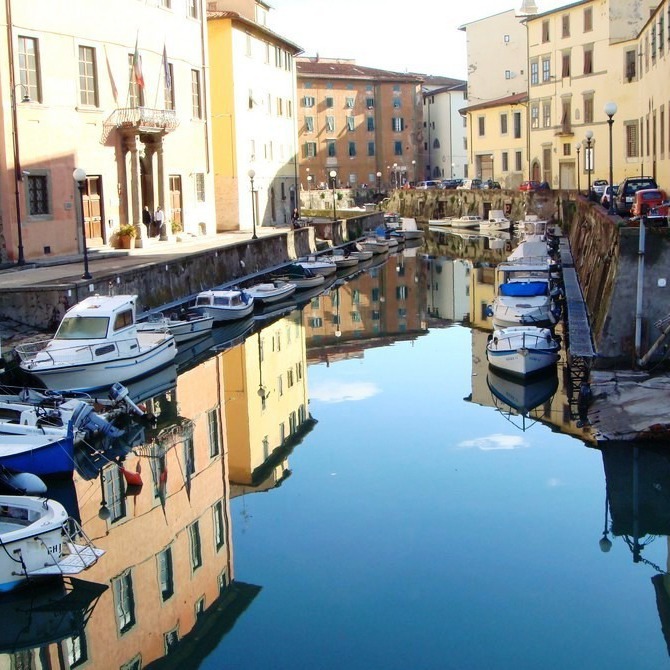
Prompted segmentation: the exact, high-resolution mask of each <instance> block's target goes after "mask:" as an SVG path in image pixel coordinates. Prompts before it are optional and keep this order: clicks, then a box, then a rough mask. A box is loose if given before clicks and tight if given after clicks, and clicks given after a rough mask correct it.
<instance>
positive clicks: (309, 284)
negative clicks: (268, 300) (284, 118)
mask: <svg viewBox="0 0 670 670" xmlns="http://www.w3.org/2000/svg"><path fill="white" fill-rule="evenodd" d="M271 277H272V278H273V279H275V280H279V281H288V282H291V284H294V285H295V287H296V291H304V290H305V289H312V288H314V287H316V286H320V285H321V284H323V283H324V282H325V281H326V278H325V277H324V275H318V274H315V273H314V272H312V271H311V270H308V269H305V268H304V267H303V266H302V265H298V264H297V263H291V264H290V265H287V266H285V267H283V268H279V269H278V270H276V271H275V272H273V273H272V274H271Z"/></svg>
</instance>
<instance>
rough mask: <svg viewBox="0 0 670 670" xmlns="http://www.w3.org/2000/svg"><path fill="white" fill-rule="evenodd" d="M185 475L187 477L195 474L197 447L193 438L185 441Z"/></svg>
mask: <svg viewBox="0 0 670 670" xmlns="http://www.w3.org/2000/svg"><path fill="white" fill-rule="evenodd" d="M184 474H185V475H186V476H187V477H190V476H191V475H193V474H195V445H194V444H193V436H191V437H187V438H185V439H184Z"/></svg>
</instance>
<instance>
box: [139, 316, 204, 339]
mask: <svg viewBox="0 0 670 670" xmlns="http://www.w3.org/2000/svg"><path fill="white" fill-rule="evenodd" d="M213 325H214V319H213V318H212V317H211V316H205V315H204V314H200V313H199V312H195V311H190V310H189V311H183V312H175V313H172V314H169V315H168V316H165V315H164V314H163V313H161V314H158V315H156V316H152V317H150V318H149V319H148V320H147V321H140V322H139V323H138V324H137V330H138V331H144V332H156V331H160V330H163V331H165V330H167V331H168V332H170V333H172V335H174V341H175V342H176V343H177V344H181V343H182V342H187V341H188V340H193V339H195V338H196V337H204V336H206V335H208V334H209V332H210V331H211V330H212V326H213Z"/></svg>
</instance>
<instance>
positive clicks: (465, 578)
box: [0, 231, 670, 670]
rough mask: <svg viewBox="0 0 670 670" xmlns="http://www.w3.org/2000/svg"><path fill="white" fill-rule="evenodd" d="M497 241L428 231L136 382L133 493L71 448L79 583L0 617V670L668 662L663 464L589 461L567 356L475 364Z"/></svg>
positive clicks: (592, 453) (668, 463) (68, 492)
mask: <svg viewBox="0 0 670 670" xmlns="http://www.w3.org/2000/svg"><path fill="white" fill-rule="evenodd" d="M511 244H512V242H511V241H509V242H505V243H504V244H503V245H502V246H501V245H500V244H498V243H496V244H492V243H491V241H490V240H487V239H486V238H474V237H472V238H469V239H468V238H463V237H457V236H452V235H447V234H445V233H440V232H437V231H435V232H431V233H430V234H429V235H428V237H427V239H426V240H425V241H424V244H423V245H422V246H421V247H419V248H413V249H407V250H405V251H404V252H399V253H397V254H393V255H391V256H389V257H388V259H387V260H385V261H384V262H383V263H382V264H378V265H377V266H375V267H370V268H368V269H367V270H364V271H363V272H360V273H359V274H357V275H356V276H353V277H351V278H348V279H347V278H340V279H338V280H337V281H336V282H334V283H332V284H331V286H330V287H329V288H328V289H327V290H326V291H325V292H323V293H321V294H319V295H314V296H312V297H311V298H309V297H307V298H305V299H303V301H301V304H296V305H293V306H291V308H287V309H286V311H283V312H281V311H278V312H277V313H276V314H266V315H261V316H260V317H257V318H256V320H253V321H250V322H249V323H246V324H239V325H238V326H237V327H236V330H235V329H231V327H230V326H227V327H226V329H227V330H226V331H224V332H222V333H219V334H216V335H215V337H216V338H217V339H218V341H217V342H207V343H205V345H206V346H205V345H202V346H200V347H198V346H197V345H194V346H193V347H191V348H189V349H188V350H185V351H183V352H182V353H181V356H182V359H181V361H180V362H178V365H177V366H175V368H174V369H170V370H169V371H168V372H167V373H166V374H163V375H162V376H161V377H157V378H154V379H152V380H150V381H149V382H148V383H145V384H144V385H140V386H136V387H134V388H133V393H134V394H135V397H136V398H137V399H138V401H139V402H144V403H145V405H146V407H147V409H149V410H150V411H151V412H153V413H154V414H155V416H156V417H157V425H151V426H140V427H137V430H136V432H135V434H134V436H133V438H132V439H131V438H130V437H128V438H127V441H128V443H127V444H126V445H125V447H126V449H125V451H124V450H123V449H121V452H120V453H122V454H123V457H124V459H125V460H124V461H123V462H124V466H125V467H126V468H127V469H130V470H133V471H138V470H139V472H140V473H141V474H142V477H143V479H144V483H143V486H142V487H141V488H140V489H139V490H132V489H131V488H129V487H128V485H127V483H126V482H124V479H123V477H122V476H121V474H120V470H119V468H118V467H117V465H116V463H115V462H112V460H111V458H108V457H102V458H99V457H98V458H95V457H87V458H85V459H82V461H81V462H80V463H79V464H78V468H77V471H76V472H75V475H74V478H73V482H71V483H70V482H64V483H60V484H59V485H58V486H56V485H55V484H54V485H53V488H52V489H51V491H52V492H53V494H54V496H56V495H57V496H60V497H61V498H63V499H66V500H67V504H68V507H69V509H70V510H71V511H73V509H74V512H73V513H74V514H76V515H77V516H78V518H79V519H80V520H81V522H82V525H83V527H84V530H85V531H86V532H87V534H88V535H89V536H90V537H91V538H92V539H93V540H94V542H95V543H96V544H97V545H98V546H100V547H102V548H104V549H105V550H106V552H107V553H106V554H105V555H104V556H103V557H102V559H101V560H100V561H99V562H98V564H96V565H95V566H94V567H93V568H92V569H90V570H89V571H88V572H86V573H83V575H81V578H82V581H83V582H84V584H85V585H86V584H88V585H90V584H93V585H99V590H95V588H93V595H90V593H91V588H92V587H90V586H89V587H88V588H86V587H85V588H83V589H81V588H80V589H79V591H80V592H81V593H83V594H84V595H81V593H80V594H79V597H78V598H73V599H72V600H73V601H74V602H70V603H69V604H70V606H71V607H70V609H68V608H66V607H65V606H64V605H63V603H65V602H66V601H65V600H64V599H63V598H64V596H62V595H59V596H54V598H53V599H52V600H49V601H48V602H47V603H46V604H45V603H44V602H39V600H38V599H35V598H34V597H32V598H33V599H30V598H28V600H29V602H28V603H27V602H26V597H23V598H21V599H19V600H18V604H17V603H16V602H14V601H10V600H8V601H7V602H4V603H3V602H0V608H3V607H4V609H5V612H4V616H3V620H5V621H8V620H14V621H16V622H17V623H16V624H15V625H14V626H10V627H9V630H8V631H7V632H6V633H5V634H4V636H0V647H1V649H0V650H1V651H4V652H5V653H4V654H2V655H0V665H1V666H2V667H8V668H9V667H67V668H73V667H90V668H112V667H121V668H128V669H130V668H134V669H135V668H136V669H137V670H139V668H143V667H164V668H183V667H186V665H187V664H188V665H190V666H191V667H200V668H208V669H209V668H211V669H215V668H217V669H218V668H240V669H242V668H244V669H246V668H249V669H251V668H254V669H255V668H280V669H281V668H287V669H288V668H291V669H293V668H319V669H328V668H334V669H335V668H347V669H349V668H366V669H369V668H385V669H388V668H403V669H404V668H440V669H442V668H454V669H458V670H462V669H477V670H478V669H480V668H482V669H483V668H486V669H489V668H502V669H507V668H514V669H519V668H532V669H535V668H556V669H559V668H560V669H564V668H631V667H634V668H640V669H643V668H660V667H665V666H667V664H668V643H669V642H670V618H669V617H670V598H669V596H668V594H669V593H670V580H669V579H668V576H667V574H666V570H667V569H668V542H667V536H668V535H669V534H670V532H669V531H670V460H669V459H668V458H667V457H666V454H665V452H664V451H663V449H662V445H633V444H609V445H607V446H606V447H603V448H598V447H597V446H596V445H595V444H594V443H593V441H592V440H591V439H590V436H589V433H588V431H587V429H586V428H585V427H583V426H581V425H580V424H579V422H578V417H577V416H575V408H574V403H571V401H570V397H569V389H570V384H569V379H570V372H569V370H567V368H566V366H565V362H564V361H563V360H562V361H561V362H560V363H559V365H558V368H557V370H556V371H555V372H553V373H551V374H549V375H547V376H544V377H542V378H540V379H539V380H537V381H534V382H533V383H531V384H526V385H523V384H519V383H515V382H511V381H510V380H507V379H504V378H502V377H500V376H498V375H495V374H493V373H491V371H490V370H488V367H487V362H486V356H485V344H486V338H487V335H488V333H489V332H490V328H491V326H490V323H489V319H488V316H487V310H486V305H487V304H488V302H490V299H491V297H492V290H493V282H492V269H493V267H494V266H495V263H496V262H499V261H500V260H502V259H503V258H504V257H505V256H506V255H507V254H508V253H509V251H510V246H511ZM131 448H132V451H128V450H129V449H131ZM76 586H80V584H78V583H77V584H76ZM71 593H75V594H76V593H78V591H77V588H74V589H72V590H71ZM43 597H44V596H43ZM35 600H38V601H37V602H35ZM54 603H57V605H56V606H54ZM82 603H83V604H82ZM44 610H46V611H47V614H45V613H44ZM54 610H55V611H56V612H58V613H54ZM65 611H67V612H68V613H69V614H67V615H65V614H63V612H65ZM75 611H76V614H75V613H72V612H75ZM3 637H4V640H3V639H2V638H3Z"/></svg>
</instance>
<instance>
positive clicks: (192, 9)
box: [188, 0, 198, 19]
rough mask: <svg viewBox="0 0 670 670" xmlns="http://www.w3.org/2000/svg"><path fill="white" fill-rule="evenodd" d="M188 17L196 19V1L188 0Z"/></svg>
mask: <svg viewBox="0 0 670 670" xmlns="http://www.w3.org/2000/svg"><path fill="white" fill-rule="evenodd" d="M188 15H189V17H190V18H192V19H197V18H198V0H188Z"/></svg>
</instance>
